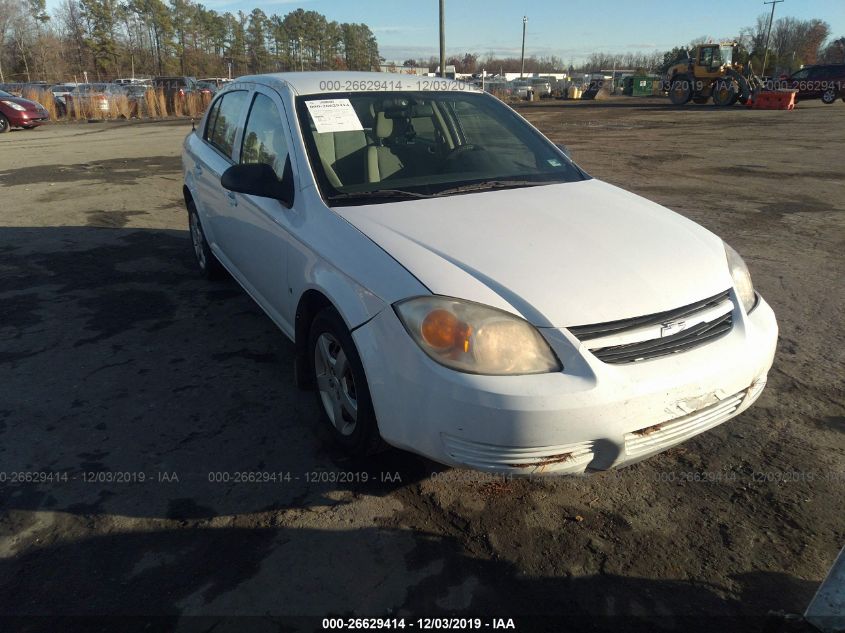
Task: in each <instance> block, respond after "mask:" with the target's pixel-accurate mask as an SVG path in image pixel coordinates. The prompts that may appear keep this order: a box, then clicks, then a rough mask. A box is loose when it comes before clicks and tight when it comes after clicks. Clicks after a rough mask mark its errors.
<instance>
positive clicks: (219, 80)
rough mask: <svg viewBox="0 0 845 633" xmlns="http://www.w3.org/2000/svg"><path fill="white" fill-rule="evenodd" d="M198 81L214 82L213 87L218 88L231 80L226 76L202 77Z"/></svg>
mask: <svg viewBox="0 0 845 633" xmlns="http://www.w3.org/2000/svg"><path fill="white" fill-rule="evenodd" d="M199 81H204V82H206V83H210V84H214V87H215V88H217V89H218V90H219V89H220V88H222V87H223V86H225V85H226V84H228V83H231V81H232V80H231V79H229V78H227V77H202V78H201V79H199Z"/></svg>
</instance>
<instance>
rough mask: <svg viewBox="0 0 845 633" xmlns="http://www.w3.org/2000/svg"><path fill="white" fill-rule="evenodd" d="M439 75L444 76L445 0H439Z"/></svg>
mask: <svg viewBox="0 0 845 633" xmlns="http://www.w3.org/2000/svg"><path fill="white" fill-rule="evenodd" d="M440 76H441V77H446V0H440Z"/></svg>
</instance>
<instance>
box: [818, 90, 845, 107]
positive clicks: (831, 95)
mask: <svg viewBox="0 0 845 633" xmlns="http://www.w3.org/2000/svg"><path fill="white" fill-rule="evenodd" d="M842 100H843V101H845V97H843V98H842ZM835 102H836V91H835V90H834V89H833V88H828V89H827V90H825V91H824V92H823V93H822V103H826V104H827V105H830V104H831V103H835Z"/></svg>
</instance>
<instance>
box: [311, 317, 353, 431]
mask: <svg viewBox="0 0 845 633" xmlns="http://www.w3.org/2000/svg"><path fill="white" fill-rule="evenodd" d="M314 373H315V375H316V379H317V389H318V390H319V391H320V400H321V401H322V403H323V408H325V410H326V415H328V416H329V420H330V421H331V423H332V425H333V426H334V427H335V428H336V429H337V430H338V432H339V433H340V434H341V435H351V434H352V433H354V432H355V427H356V426H357V422H358V396H357V392H356V389H355V379H354V377H353V375H352V366H351V365H350V363H349V359H348V358H347V357H346V352H344V350H343V346H341V344H340V342H339V341H338V340H337V339H336V338H335V337H334V336H333V335H332V334H331V333H329V332H323V333H322V334H320V336H319V337H318V338H317V341H316V345H315V346H314Z"/></svg>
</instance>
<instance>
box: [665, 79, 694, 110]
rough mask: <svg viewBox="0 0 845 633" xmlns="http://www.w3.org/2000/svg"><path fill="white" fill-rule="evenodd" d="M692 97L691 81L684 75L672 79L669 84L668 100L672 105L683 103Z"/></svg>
mask: <svg viewBox="0 0 845 633" xmlns="http://www.w3.org/2000/svg"><path fill="white" fill-rule="evenodd" d="M690 99H692V81H690V78H689V77H687V76H686V75H681V76H678V77H675V78H674V79H672V83H671V84H670V85H669V101H671V102H672V104H673V105H684V104H685V103H687V102H689V100H690Z"/></svg>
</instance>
